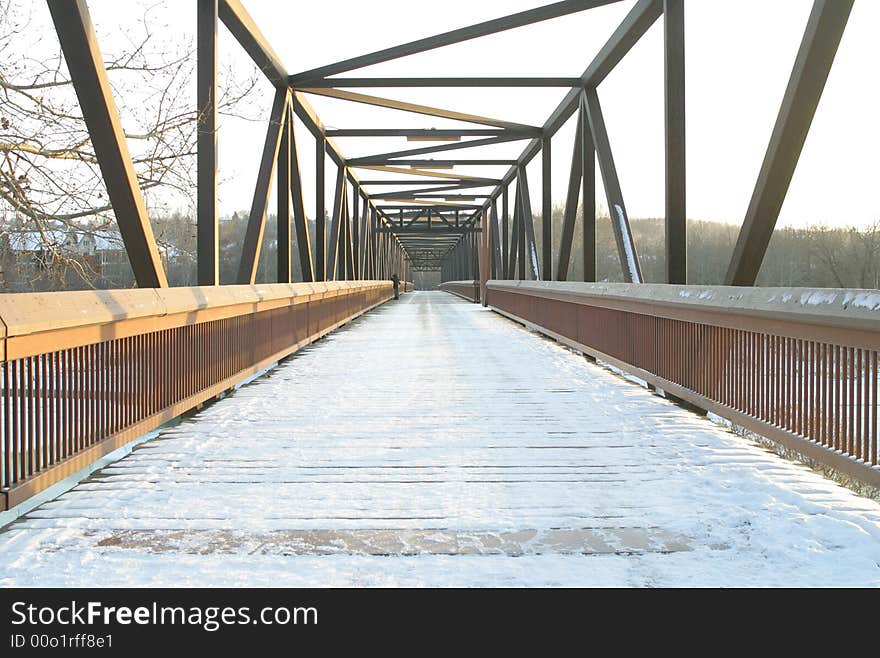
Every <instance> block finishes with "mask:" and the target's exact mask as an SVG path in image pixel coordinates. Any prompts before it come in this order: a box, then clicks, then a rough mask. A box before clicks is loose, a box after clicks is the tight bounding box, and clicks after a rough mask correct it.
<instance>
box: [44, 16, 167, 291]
mask: <svg viewBox="0 0 880 658" xmlns="http://www.w3.org/2000/svg"><path fill="white" fill-rule="evenodd" d="M48 3H49V11H50V12H51V14H52V22H53V23H54V24H55V31H56V32H57V34H58V40H59V41H60V43H61V50H62V51H63V53H64V59H65V61H66V62H67V68H68V70H69V72H70V79H71V81H72V82H73V88H74V91H75V92H76V97H77V99H78V100H79V105H80V109H81V110H82V113H83V118H84V119H85V122H86V128H88V131H89V137H91V140H92V146H93V148H94V149H95V156H96V158H97V160H98V166H99V167H100V168H101V174H102V176H103V178H104V184H105V185H106V186H107V195H108V196H109V197H110V204H111V205H112V206H113V214H114V215H116V222H117V224H118V225H119V232H120V233H121V235H122V241H123V242H124V243H125V250H126V252H127V253H128V258H129V261H130V262H131V269H132V271H133V272H134V276H135V280H136V281H137V284H138V286H140V287H141V288H164V287H167V285H168V280H167V279H166V277H165V270H164V268H163V266H162V260H161V258H160V257H159V249H158V248H157V246H156V239H155V237H154V236H153V228H152V226H150V219H149V217H148V216H147V206H146V204H145V203H144V197H143V194H142V193H141V188H140V185H139V184H138V179H137V174H136V173H135V170H134V165H133V164H132V161H131V155H130V154H129V151H128V144H126V141H125V133H124V132H123V130H122V123H121V121H120V120H119V110H118V109H117V107H116V102H115V101H114V100H113V94H112V92H111V90H110V81H109V80H108V79H107V71H106V70H105V68H104V59H103V57H102V56H101V51H100V49H99V48H98V39H97V36H96V35H95V28H94V26H93V25H92V20H91V17H90V16H89V10H88V7H87V6H86V3H85V2H83V1H82V0H80V1H78V2H70V0H48Z"/></svg>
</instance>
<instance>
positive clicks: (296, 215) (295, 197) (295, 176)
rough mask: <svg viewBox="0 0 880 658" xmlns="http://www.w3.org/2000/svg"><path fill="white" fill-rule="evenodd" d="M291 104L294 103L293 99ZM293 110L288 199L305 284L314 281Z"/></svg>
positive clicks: (289, 122)
mask: <svg viewBox="0 0 880 658" xmlns="http://www.w3.org/2000/svg"><path fill="white" fill-rule="evenodd" d="M292 102H293V103H296V99H295V98H294V99H293V101H292ZM293 109H294V106H293V105H291V107H290V108H288V120H287V135H288V139H289V142H290V199H291V201H292V202H293V225H294V228H295V229H296V246H297V250H298V252H299V265H300V269H301V270H302V279H303V281H305V282H311V281H314V280H315V265H314V262H313V261H312V245H311V238H310V237H309V220H308V218H307V217H306V209H305V204H304V203H303V190H302V178H300V174H299V156H298V155H297V152H296V132H295V131H294V123H293V114H294V112H293Z"/></svg>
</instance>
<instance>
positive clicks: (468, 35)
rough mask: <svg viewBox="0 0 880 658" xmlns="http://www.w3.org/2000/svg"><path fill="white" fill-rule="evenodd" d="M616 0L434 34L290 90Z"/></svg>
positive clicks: (574, 3) (587, 1)
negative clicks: (319, 80) (366, 67)
mask: <svg viewBox="0 0 880 658" xmlns="http://www.w3.org/2000/svg"><path fill="white" fill-rule="evenodd" d="M614 1H615V0H566V1H565V2H556V3H553V4H550V5H545V6H543V7H537V8H535V9H529V10H527V11H522V12H519V13H516V14H511V15H509V16H503V17H501V18H496V19H493V20H490V21H484V22H482V23H477V24H476V25H469V26H468V27H463V28H459V29H457V30H452V31H450V32H444V33H443V34H437V35H434V36H432V37H427V38H425V39H418V40H416V41H410V42H409V43H405V44H401V45H399V46H394V47H392V48H385V49H383V50H378V51H376V52H372V53H369V54H367V55H361V56H359V57H352V58H350V59H346V60H343V61H341V62H336V63H334V64H328V65H326V66H321V67H318V68H315V69H311V70H309V71H303V72H301V73H297V74H296V75H293V76H291V77H290V84H291V85H293V86H301V85H302V84H304V83H308V82H309V81H311V80H318V79H321V78H326V77H328V76H331V75H338V74H339V73H345V72H346V71H353V70H355V69H360V68H364V67H365V66H372V65H373V64H379V63H381V62H388V61H390V60H392V59H398V58H399V57H405V56H407V55H415V54H416V53H422V52H425V51H428V50H433V49H435V48H440V47H442V46H449V45H452V44H455V43H461V42H462V41H468V40H470V39H476V38H477V37H482V36H487V35H489V34H495V33H497V32H503V31H505V30H511V29H513V28H517V27H522V26H525V25H531V24H532V23H538V22H540V21H545V20H548V19H551V18H557V17H559V16H565V15H567V14H572V13H575V12H579V11H584V10H585V9H591V8H593V7H600V6H602V5H607V4H611V3H612V2H614Z"/></svg>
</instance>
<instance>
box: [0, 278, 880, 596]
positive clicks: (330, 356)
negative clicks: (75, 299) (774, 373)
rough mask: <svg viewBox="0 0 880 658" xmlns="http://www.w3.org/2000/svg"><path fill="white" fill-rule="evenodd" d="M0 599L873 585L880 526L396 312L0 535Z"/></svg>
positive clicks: (516, 358)
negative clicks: (395, 588)
mask: <svg viewBox="0 0 880 658" xmlns="http://www.w3.org/2000/svg"><path fill="white" fill-rule="evenodd" d="M0 585H2V586H12V585H28V586H30V585H35V586H50V585H55V586H68V585H86V586H96V585H97V586H114V585H115V586H158V585H170V586H175V585H180V586H184V585H185V586H199V585H232V586H245V585H249V586H359V585H366V586H379V585H441V586H446V585H451V586H462V585H501V586H505V585H540V586H548V585H549V586H553V585H568V586H593V585H614V586H627V585H635V586H643V585H648V586H655V585H660V586H663V585H678V586H691V585H713V586H714V585H844V586H860V585H874V586H876V585H880V505H878V504H877V503H875V502H872V501H870V500H867V499H865V498H860V497H858V496H856V495H855V494H853V493H851V492H849V491H848V490H846V489H843V488H841V487H839V486H837V485H836V484H834V483H832V482H830V481H828V480H825V479H823V478H822V477H820V476H819V475H817V474H815V473H813V472H812V471H810V470H808V469H807V468H805V467H803V466H801V465H798V464H795V463H792V462H787V461H785V460H783V459H781V458H779V457H777V456H775V455H773V454H770V453H769V452H767V451H765V450H763V449H762V448H760V447H758V446H757V445H755V444H753V443H751V442H749V441H748V440H746V439H743V438H741V437H739V436H736V435H734V434H732V433H730V432H728V431H726V430H725V429H723V428H721V427H719V426H717V425H715V424H713V423H712V422H711V421H709V420H707V419H705V418H701V417H699V416H696V415H694V414H692V413H690V412H688V411H686V410H684V409H681V408H679V407H677V406H675V405H673V404H671V403H670V402H668V401H666V400H664V399H662V398H660V397H658V396H656V395H654V394H652V393H650V392H649V391H647V390H645V389H644V388H641V387H639V386H637V385H635V384H632V383H629V382H627V381H625V380H624V379H622V378H621V377H618V376H617V375H615V374H613V373H611V372H609V371H608V370H605V369H603V368H601V367H598V366H596V365H593V364H590V363H589V362H587V361H586V360H584V359H583V357H581V356H579V355H577V354H575V353H573V352H571V351H569V350H567V349H564V348H562V347H560V346H558V345H557V344H556V343H554V342H551V341H549V340H546V339H544V338H541V337H539V336H537V335H535V334H533V333H530V332H528V331H526V330H525V329H523V328H522V327H521V326H519V325H517V324H515V323H513V322H510V321H508V320H506V319H504V318H502V317H500V316H498V315H496V314H494V313H492V312H491V311H488V310H486V309H483V308H481V307H480V306H478V305H475V304H469V303H466V302H464V301H462V300H460V299H458V298H457V297H454V296H452V295H448V294H446V293H440V292H419V293H414V294H408V295H405V296H404V297H403V298H402V299H401V300H400V301H399V302H391V303H388V304H386V305H384V306H382V307H381V308H379V309H377V310H376V311H373V312H371V313H369V314H367V315H366V316H363V317H362V318H360V319H358V320H357V321H355V322H353V323H351V324H349V325H347V326H346V327H343V328H342V329H341V330H339V331H336V332H334V333H333V334H331V335H330V336H328V337H327V338H325V339H323V340H321V341H319V342H318V343H316V344H314V345H312V346H310V347H308V348H306V349H304V350H302V351H301V352H299V353H298V354H296V355H295V356H294V357H293V358H291V359H290V360H288V361H286V362H285V363H284V364H282V365H281V366H280V367H278V368H277V369H275V370H274V371H272V372H271V373H270V374H269V375H268V376H266V377H264V378H262V379H259V380H257V381H255V382H253V383H252V384H250V385H248V386H245V387H243V388H241V389H240V390H238V391H237V392H236V393H235V394H234V395H232V396H231V397H228V398H226V399H224V400H222V401H220V402H218V403H216V404H213V405H211V406H210V407H207V408H205V409H204V410H203V411H201V412H200V413H198V414H195V415H193V416H191V417H189V418H187V419H185V420H184V421H183V422H181V423H180V424H179V425H177V426H175V427H173V428H171V429H167V430H165V431H164V432H162V433H161V435H160V436H159V437H158V438H157V439H155V440H152V441H149V442H147V443H144V444H142V445H141V446H140V447H139V448H137V449H136V450H135V451H134V452H133V453H131V454H130V455H129V456H127V457H125V458H124V459H122V460H121V461H119V462H116V463H115V464H113V465H111V466H109V467H105V468H104V469H103V470H102V471H100V472H98V473H96V474H95V475H94V476H93V477H91V478H90V479H88V480H87V481H85V482H83V483H81V484H79V485H78V486H76V487H75V488H74V489H72V490H70V491H69V492H67V493H65V494H63V495H61V496H60V497H58V498H57V499H55V500H53V501H51V502H48V503H45V504H43V505H42V506H40V507H38V508H37V509H35V510H34V511H32V512H30V513H29V514H28V515H27V516H26V517H23V518H22V519H21V520H19V521H18V522H16V523H14V524H13V525H11V526H9V527H8V528H7V529H6V530H5V531H4V532H2V533H0Z"/></svg>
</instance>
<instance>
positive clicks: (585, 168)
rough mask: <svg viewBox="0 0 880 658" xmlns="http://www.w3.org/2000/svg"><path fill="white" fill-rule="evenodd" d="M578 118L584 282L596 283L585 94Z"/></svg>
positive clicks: (592, 150)
mask: <svg viewBox="0 0 880 658" xmlns="http://www.w3.org/2000/svg"><path fill="white" fill-rule="evenodd" d="M578 116H579V121H580V126H581V132H580V137H581V154H580V156H581V181H582V184H583V186H582V188H581V204H582V205H583V215H582V224H583V234H584V239H583V264H584V281H596V278H597V272H596V146H595V142H594V140H593V133H592V132H591V131H590V121H589V119H588V117H587V97H586V95H585V94H581V98H580V107H579V109H578Z"/></svg>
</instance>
